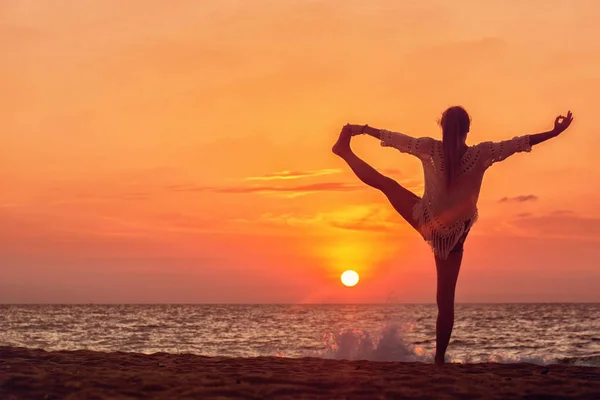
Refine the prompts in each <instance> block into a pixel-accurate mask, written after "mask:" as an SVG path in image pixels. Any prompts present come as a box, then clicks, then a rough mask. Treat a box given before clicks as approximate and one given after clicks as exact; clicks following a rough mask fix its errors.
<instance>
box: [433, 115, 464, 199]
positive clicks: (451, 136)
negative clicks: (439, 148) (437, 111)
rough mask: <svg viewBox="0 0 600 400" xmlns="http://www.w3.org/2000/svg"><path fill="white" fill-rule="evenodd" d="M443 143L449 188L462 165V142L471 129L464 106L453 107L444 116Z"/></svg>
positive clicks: (442, 124)
mask: <svg viewBox="0 0 600 400" xmlns="http://www.w3.org/2000/svg"><path fill="white" fill-rule="evenodd" d="M440 125H441V126H442V145H443V147H444V174H445V177H446V188H447V189H449V188H450V187H451V186H452V184H453V182H454V179H455V178H456V174H457V171H458V168H459V167H460V157H459V156H460V154H459V151H460V143H461V139H462V138H463V137H464V135H465V134H466V132H468V130H469V125H470V118H469V115H468V114H467V112H466V111H465V110H464V109H463V108H462V107H451V108H449V109H448V110H446V111H445V112H444V114H443V116H442V120H441V123H440Z"/></svg>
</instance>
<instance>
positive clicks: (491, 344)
mask: <svg viewBox="0 0 600 400" xmlns="http://www.w3.org/2000/svg"><path fill="white" fill-rule="evenodd" d="M599 317H600V304H458V305H457V306H456V321H455V324H454V333H453V336H452V341H451V343H450V347H449V350H448V359H449V360H450V361H453V362H531V363H537V364H548V363H569V364H574V365H592V366H600V319H599ZM435 318H436V307H435V305H433V304H365V305H0V346H23V347H29V348H42V349H46V350H79V349H87V350H98V351H107V352H114V351H126V352H139V353H156V352H169V353H193V354H199V355H206V356H230V357H253V356H279V357H306V356H309V357H323V358H335V359H349V360H354V359H363V360H373V361H409V362H414V361H420V362H432V360H433V353H434V351H435Z"/></svg>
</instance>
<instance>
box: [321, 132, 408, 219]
mask: <svg viewBox="0 0 600 400" xmlns="http://www.w3.org/2000/svg"><path fill="white" fill-rule="evenodd" d="M351 138H352V134H351V132H350V129H349V126H345V127H344V128H343V129H342V132H341V133H340V137H339V138H338V140H337V142H336V143H335V144H334V145H333V149H332V151H333V152H334V153H335V154H336V155H338V156H339V157H341V158H342V159H343V160H344V161H346V163H347V164H348V166H349V167H350V168H351V169H352V171H353V172H354V173H355V174H356V176H357V177H358V179H360V180H361V181H362V182H364V183H365V184H367V185H369V186H371V187H374V188H375V189H378V190H380V191H381V192H383V194H385V196H386V197H387V198H388V200H389V201H390V203H391V204H392V206H393V207H394V209H396V211H397V212H398V213H399V214H400V215H401V216H402V217H403V218H404V219H405V220H406V221H407V222H408V223H409V224H410V225H411V226H412V227H413V228H415V229H417V223H416V221H415V219H414V218H413V215H412V210H413V207H414V205H415V203H416V202H418V201H419V200H420V198H419V197H418V196H417V195H416V194H414V193H413V192H411V191H410V190H408V189H406V188H404V187H403V186H402V185H400V184H399V183H398V182H396V181H395V180H393V179H392V178H389V177H387V176H385V175H382V174H381V173H380V172H378V171H377V170H376V169H375V168H373V167H371V166H370V165H369V164H367V163H366V162H364V161H363V160H361V159H360V158H359V157H358V156H357V155H356V154H354V153H353V152H352V149H351V148H350V139H351Z"/></svg>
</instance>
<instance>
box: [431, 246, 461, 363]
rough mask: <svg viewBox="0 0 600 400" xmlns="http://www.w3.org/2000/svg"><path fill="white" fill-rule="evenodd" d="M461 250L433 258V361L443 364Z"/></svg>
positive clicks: (452, 325)
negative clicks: (434, 304)
mask: <svg viewBox="0 0 600 400" xmlns="http://www.w3.org/2000/svg"><path fill="white" fill-rule="evenodd" d="M462 258H463V252H462V251H460V252H455V253H450V254H449V255H448V258H447V259H445V260H442V259H440V258H438V257H436V258H435V265H436V268H437V306H438V316H437V322H436V326H435V333H436V340H435V363H436V364H444V362H445V357H446V349H447V348H448V343H450V336H451V335H452V328H453V327H454V294H455V292H456V281H457V280H458V273H459V272H460V264H461V263H462Z"/></svg>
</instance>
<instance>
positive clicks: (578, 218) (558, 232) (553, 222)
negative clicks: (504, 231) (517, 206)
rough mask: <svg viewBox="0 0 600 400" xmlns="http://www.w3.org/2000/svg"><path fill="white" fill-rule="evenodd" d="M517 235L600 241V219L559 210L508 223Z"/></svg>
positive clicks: (520, 218) (519, 218)
mask: <svg viewBox="0 0 600 400" xmlns="http://www.w3.org/2000/svg"><path fill="white" fill-rule="evenodd" d="M508 223H509V225H511V226H512V227H514V228H517V230H516V233H517V234H520V235H525V236H532V237H548V238H562V239H572V240H586V241H588V240H592V241H598V240H600V218H599V217H595V216H586V215H581V214H577V213H574V212H567V213H565V212H564V210H558V212H557V211H554V212H551V213H549V214H545V215H533V214H528V215H523V216H520V217H519V216H518V217H517V218H515V219H513V220H511V221H509V222H508Z"/></svg>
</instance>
